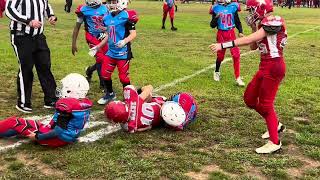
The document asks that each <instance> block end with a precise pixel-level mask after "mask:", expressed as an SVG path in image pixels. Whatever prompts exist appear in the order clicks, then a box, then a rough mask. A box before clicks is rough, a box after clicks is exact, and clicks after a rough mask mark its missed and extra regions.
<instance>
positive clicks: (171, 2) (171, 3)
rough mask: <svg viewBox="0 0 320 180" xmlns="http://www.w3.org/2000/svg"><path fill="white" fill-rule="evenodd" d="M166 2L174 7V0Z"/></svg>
mask: <svg viewBox="0 0 320 180" xmlns="http://www.w3.org/2000/svg"><path fill="white" fill-rule="evenodd" d="M166 3H167V5H168V6H169V7H173V4H174V0H166Z"/></svg>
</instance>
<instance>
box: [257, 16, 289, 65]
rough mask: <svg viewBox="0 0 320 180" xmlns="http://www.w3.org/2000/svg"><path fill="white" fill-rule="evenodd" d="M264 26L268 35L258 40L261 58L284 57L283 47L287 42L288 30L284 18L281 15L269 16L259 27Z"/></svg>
mask: <svg viewBox="0 0 320 180" xmlns="http://www.w3.org/2000/svg"><path fill="white" fill-rule="evenodd" d="M261 27H262V28H264V29H265V31H266V32H267V34H268V35H267V36H266V37H264V38H263V39H262V40H261V41H259V42H258V47H259V50H260V53H261V60H270V59H274V58H282V57H283V48H284V47H285V45H286V43H287V30H286V27H285V23H284V19H282V18H281V17H280V16H269V17H266V18H264V19H263V20H262V21H261V25H260V26H259V28H261Z"/></svg>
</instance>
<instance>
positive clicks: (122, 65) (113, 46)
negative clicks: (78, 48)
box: [90, 0, 138, 105]
mask: <svg viewBox="0 0 320 180" xmlns="http://www.w3.org/2000/svg"><path fill="white" fill-rule="evenodd" d="M128 3H129V2H128V0H117V3H116V5H115V6H114V7H115V10H114V11H112V12H111V13H110V14H109V15H107V16H105V17H104V18H103V22H104V26H105V27H106V29H107V37H106V38H105V39H104V40H103V41H102V42H101V43H100V44H98V45H97V46H95V47H94V48H92V49H91V50H90V51H91V52H94V53H95V51H97V50H100V49H101V48H102V47H103V46H104V45H105V44H106V43H108V47H109V49H108V51H107V53H106V56H105V57H104V60H103V62H102V70H101V77H102V78H103V80H104V85H105V95H104V96H103V97H102V98H101V99H99V101H98V104H101V105H104V104H106V103H107V102H108V101H110V100H114V99H115V98H116V95H115V93H114V92H113V88H112V79H111V76H112V74H113V71H114V69H115V68H116V67H117V68H118V73H119V79H120V82H121V83H122V85H123V87H125V86H127V85H129V84H130V77H129V66H130V60H131V59H132V58H133V54H132V51H131V42H132V41H133V40H134V39H135V38H136V36H137V32H136V23H137V22H138V16H137V13H136V12H135V11H134V10H127V6H128Z"/></svg>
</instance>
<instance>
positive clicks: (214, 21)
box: [210, 11, 219, 28]
mask: <svg viewBox="0 0 320 180" xmlns="http://www.w3.org/2000/svg"><path fill="white" fill-rule="evenodd" d="M216 16H217V15H216V13H215V12H213V11H212V19H211V22H210V27H212V28H215V27H217V26H218V19H219V17H216Z"/></svg>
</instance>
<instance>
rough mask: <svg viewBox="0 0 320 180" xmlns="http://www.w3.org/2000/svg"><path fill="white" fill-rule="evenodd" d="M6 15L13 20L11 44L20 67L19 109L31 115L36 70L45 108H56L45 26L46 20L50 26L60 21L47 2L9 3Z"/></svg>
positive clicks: (13, 0)
mask: <svg viewBox="0 0 320 180" xmlns="http://www.w3.org/2000/svg"><path fill="white" fill-rule="evenodd" d="M6 15H7V16H8V18H10V19H11V22H10V30H11V44H12V47H13V49H14V51H15V54H16V56H17V59H18V63H19V71H18V75H17V93H18V100H17V105H16V108H17V109H18V110H19V111H22V112H24V113H31V112H32V107H31V94H32V83H33V72H32V69H33V66H35V67H36V70H37V74H38V77H39V80H40V84H41V87H42V90H43V92H44V107H45V108H53V107H54V105H55V102H56V96H55V91H56V82H55V79H54V77H53V75H52V73H51V70H50V68H51V60H50V49H49V47H48V45H47V42H46V36H45V35H44V34H43V26H44V22H45V18H48V21H49V23H50V24H51V25H55V23H56V21H57V18H56V17H55V16H54V13H53V10H52V8H51V6H50V4H49V3H48V0H7V2H6Z"/></svg>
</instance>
